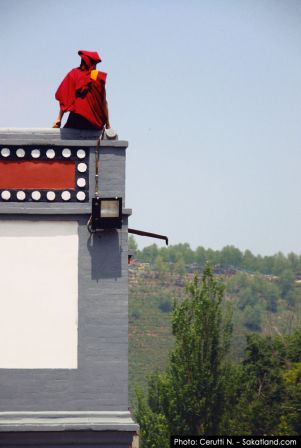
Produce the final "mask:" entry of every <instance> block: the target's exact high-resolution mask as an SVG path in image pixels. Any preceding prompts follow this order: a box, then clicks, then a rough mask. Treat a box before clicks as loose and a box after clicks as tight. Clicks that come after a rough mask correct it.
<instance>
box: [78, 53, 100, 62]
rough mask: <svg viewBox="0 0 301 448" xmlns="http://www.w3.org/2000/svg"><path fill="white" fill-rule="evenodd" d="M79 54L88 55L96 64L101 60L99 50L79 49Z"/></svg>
mask: <svg viewBox="0 0 301 448" xmlns="http://www.w3.org/2000/svg"><path fill="white" fill-rule="evenodd" d="M78 54H79V55H80V56H88V58H90V59H91V60H92V61H93V62H95V64H98V62H101V58H100V56H99V54H98V53H97V51H85V50H79V51H78Z"/></svg>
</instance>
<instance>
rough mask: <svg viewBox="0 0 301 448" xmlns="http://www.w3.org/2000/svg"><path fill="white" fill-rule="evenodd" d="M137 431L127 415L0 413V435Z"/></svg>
mask: <svg viewBox="0 0 301 448" xmlns="http://www.w3.org/2000/svg"><path fill="white" fill-rule="evenodd" d="M138 429H139V426H138V424H137V423H135V422H134V421H133V419H132V416H131V414H130V412H129V411H102V412H94V411H66V412H59V411H58V412H0V432H17V431H69V430H73V431H74V430H75V431H84V430H94V431H134V432H136V431H138Z"/></svg>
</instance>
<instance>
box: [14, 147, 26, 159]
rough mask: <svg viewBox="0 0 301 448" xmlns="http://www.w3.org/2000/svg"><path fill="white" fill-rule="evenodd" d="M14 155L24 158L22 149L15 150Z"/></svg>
mask: <svg viewBox="0 0 301 448" xmlns="http://www.w3.org/2000/svg"><path fill="white" fill-rule="evenodd" d="M16 154H17V157H20V158H22V157H24V156H25V150H24V149H23V148H19V149H17V151H16Z"/></svg>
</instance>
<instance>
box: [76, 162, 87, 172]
mask: <svg viewBox="0 0 301 448" xmlns="http://www.w3.org/2000/svg"><path fill="white" fill-rule="evenodd" d="M87 168H88V167H87V165H86V163H79V164H78V165H77V169H78V171H79V172H80V173H85V172H86V171H87Z"/></svg>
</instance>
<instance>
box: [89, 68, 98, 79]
mask: <svg viewBox="0 0 301 448" xmlns="http://www.w3.org/2000/svg"><path fill="white" fill-rule="evenodd" d="M97 76H98V70H91V73H90V78H91V79H94V81H96V79H97Z"/></svg>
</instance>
